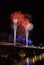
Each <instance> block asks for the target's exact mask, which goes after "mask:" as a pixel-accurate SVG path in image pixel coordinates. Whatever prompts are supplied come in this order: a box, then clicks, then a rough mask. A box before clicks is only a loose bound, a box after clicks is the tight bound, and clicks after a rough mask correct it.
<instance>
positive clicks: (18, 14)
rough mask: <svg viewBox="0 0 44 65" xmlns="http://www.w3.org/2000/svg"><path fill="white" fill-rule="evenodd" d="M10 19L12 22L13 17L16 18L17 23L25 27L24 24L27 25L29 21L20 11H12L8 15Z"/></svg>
mask: <svg viewBox="0 0 44 65" xmlns="http://www.w3.org/2000/svg"><path fill="white" fill-rule="evenodd" d="M10 19H11V21H12V22H14V21H13V20H14V19H18V22H17V24H18V25H20V26H21V27H22V28H25V26H26V25H28V24H29V23H30V19H27V18H26V17H25V14H23V13H22V12H20V11H19V12H13V13H12V14H11V15H10Z"/></svg>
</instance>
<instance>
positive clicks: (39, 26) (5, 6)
mask: <svg viewBox="0 0 44 65" xmlns="http://www.w3.org/2000/svg"><path fill="white" fill-rule="evenodd" d="M43 4H44V3H43V2H42V1H41V2H40V1H33V0H26V1H23V0H22V1H21V0H6V1H5V0H0V32H7V31H8V29H9V23H10V20H9V15H10V14H11V12H13V11H19V10H20V11H22V12H24V13H28V14H31V16H32V21H31V22H32V23H33V24H34V29H33V31H32V36H31V37H32V40H33V41H34V43H36V42H37V43H38V42H43V43H44V5H43Z"/></svg>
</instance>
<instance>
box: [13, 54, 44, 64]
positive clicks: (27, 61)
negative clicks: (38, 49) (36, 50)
mask: <svg viewBox="0 0 44 65" xmlns="http://www.w3.org/2000/svg"><path fill="white" fill-rule="evenodd" d="M38 61H42V62H43V63H44V53H43V54H40V55H38V56H36V55H35V56H34V57H32V58H29V57H25V58H23V57H21V58H20V59H17V60H14V63H13V65H34V64H35V63H36V62H38Z"/></svg>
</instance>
